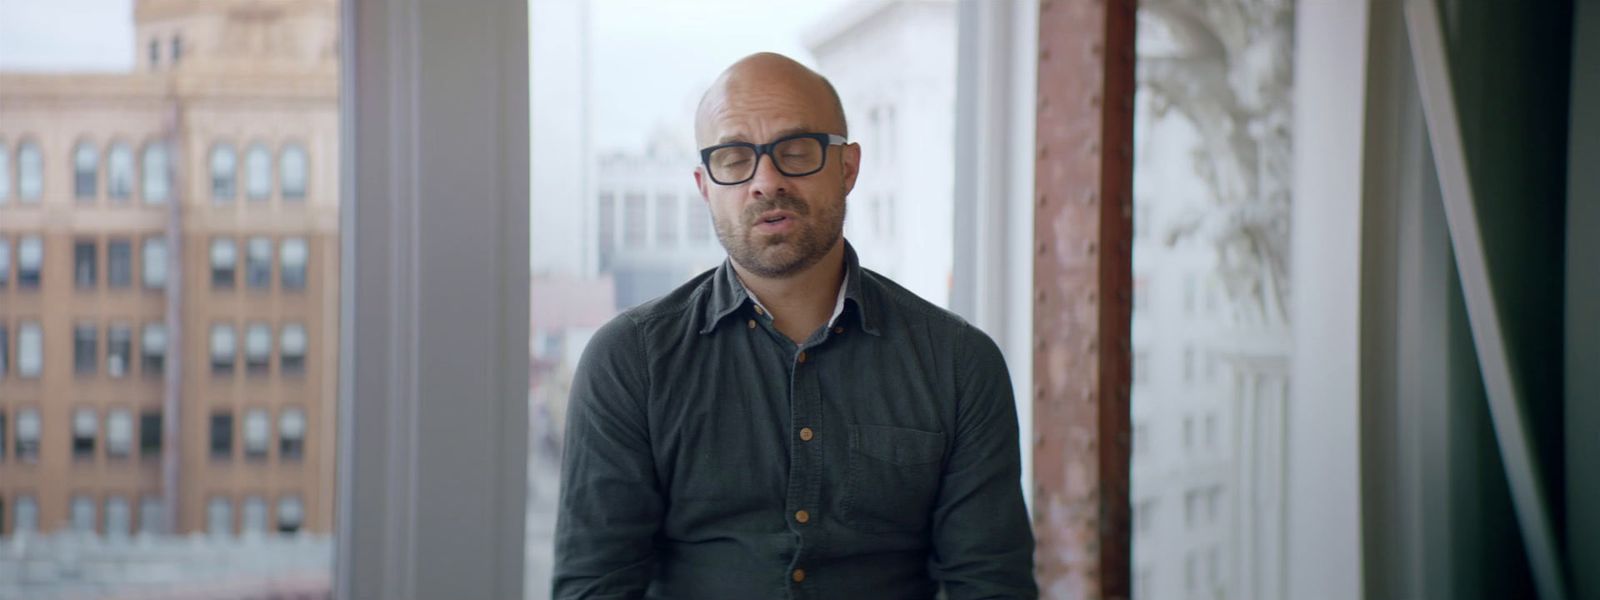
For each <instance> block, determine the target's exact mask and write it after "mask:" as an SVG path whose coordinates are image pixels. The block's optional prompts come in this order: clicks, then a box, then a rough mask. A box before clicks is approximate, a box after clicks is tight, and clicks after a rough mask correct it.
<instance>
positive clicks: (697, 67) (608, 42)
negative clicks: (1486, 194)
mask: <svg viewBox="0 0 1600 600" xmlns="http://www.w3.org/2000/svg"><path fill="white" fill-rule="evenodd" d="M532 1H535V2H541V1H546V0H532ZM850 1H851V0H809V1H806V2H795V1H793V0H588V3H589V11H590V12H589V24H590V28H591V36H590V43H591V56H592V58H593V66H594V70H593V72H592V73H591V76H592V79H591V86H592V87H591V92H592V93H593V97H594V99H595V100H594V102H595V107H594V108H595V110H596V113H595V114H596V116H597V117H599V118H597V119H596V120H595V125H596V131H594V143H595V146H594V148H595V149H596V150H597V151H605V150H610V149H632V148H637V147H638V146H639V144H640V143H641V142H642V141H643V137H644V136H645V135H647V134H648V132H650V131H652V130H654V129H655V128H656V127H658V126H661V125H669V126H674V127H676V126H679V125H681V126H682V127H683V128H684V129H685V130H687V129H688V127H689V122H690V120H691V119H692V117H693V105H694V102H695V101H696V100H697V99H698V98H699V95H700V93H701V92H702V91H703V90H704V88H705V86H706V85H708V84H709V83H710V82H711V80H712V79H713V78H714V77H716V75H717V73H718V72H720V71H721V70H722V69H723V68H724V67H726V66H727V65H728V64H730V63H732V62H733V61H735V60H737V59H738V58H739V57H741V56H744V55H746V54H750V53H752V52H757V51H763V50H769V51H774V52H780V53H783V54H786V55H789V56H791V57H793V58H795V59H797V60H799V61H801V62H804V63H807V64H814V61H813V60H812V59H811V56H810V53H809V52H807V51H806V50H805V48H804V46H803V45H802V38H803V36H804V34H805V33H806V32H807V31H810V30H812V29H813V28H815V27H816V26H817V25H819V24H822V23H824V22H825V21H827V20H829V19H831V18H832V16H831V15H834V14H836V13H837V12H838V11H839V10H841V9H842V8H841V7H843V6H844V5H846V4H847V3H849V2H850ZM133 56H134V44H133V0H0V70H8V71H63V70H70V71H126V70H129V69H131V68H132V67H133ZM532 76H533V78H534V79H535V80H537V78H538V74H537V73H534V74H533V75H532Z"/></svg>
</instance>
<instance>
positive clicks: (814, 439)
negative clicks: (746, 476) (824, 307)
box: [785, 340, 836, 598]
mask: <svg viewBox="0 0 1600 600" xmlns="http://www.w3.org/2000/svg"><path fill="white" fill-rule="evenodd" d="M820 342H821V340H811V341H810V343H808V344H805V345H802V346H800V347H799V348H797V349H796V351H795V353H794V355H793V356H792V357H791V358H790V361H791V362H790V365H789V373H790V375H789V423H790V427H789V428H790V431H789V486H788V493H787V495H786V500H785V502H786V506H785V512H786V514H787V518H788V520H789V528H790V530H791V531H793V532H794V533H795V536H796V538H797V540H798V543H797V544H796V548H795V556H794V559H793V560H792V561H790V565H789V581H790V588H789V589H790V597H791V598H810V597H815V596H816V593H815V591H816V588H815V581H814V577H815V576H816V575H818V573H816V572H814V570H809V569H808V564H807V562H808V559H809V558H810V557H812V556H814V555H816V554H817V550H818V549H819V548H820V547H821V546H822V543H823V537H824V535H825V532H824V530H823V528H822V521H821V518H822V516H823V515H821V514H820V511H821V509H822V473H823V468H824V463H823V454H822V443H821V437H822V436H824V435H833V434H834V433H836V432H831V431H825V430H823V428H822V398H821V385H820V383H819V382H818V369H817V361H816V360H815V356H813V355H814V353H815V351H816V346H817V344H819V343H820Z"/></svg>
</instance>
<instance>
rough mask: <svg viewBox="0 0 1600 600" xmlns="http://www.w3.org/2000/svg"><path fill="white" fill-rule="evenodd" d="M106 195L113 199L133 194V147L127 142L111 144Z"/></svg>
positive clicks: (126, 197)
mask: <svg viewBox="0 0 1600 600" xmlns="http://www.w3.org/2000/svg"><path fill="white" fill-rule="evenodd" d="M106 195H107V196H110V197H111V199H112V200H127V199H128V197H129V196H132V195H133V148H131V147H129V146H128V143H127V142H116V143H113V144H111V150H110V151H109V152H107V154H106Z"/></svg>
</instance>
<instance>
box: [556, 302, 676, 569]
mask: <svg viewBox="0 0 1600 600" xmlns="http://www.w3.org/2000/svg"><path fill="white" fill-rule="evenodd" d="M649 385H650V384H649V375H648V369H647V366H646V363H645V355H644V352H643V345H642V343H641V341H640V335H639V331H638V325H637V324H636V323H634V322H633V321H632V320H631V318H630V317H629V316H627V315H623V316H621V317H618V318H616V319H614V320H612V321H611V322H610V323H607V324H606V325H605V326H603V327H601V328H600V330H599V331H598V332H596V333H595V335H594V337H593V338H592V339H591V340H590V342H589V345H588V347H587V348H585V350H584V353H583V357H582V358H581V359H580V360H579V362H578V368H577V371H576V373H575V374H574V375H573V382H572V394H571V396H570V398H569V400H568V407H567V423H566V438H565V443H564V447H563V451H562V458H561V496H560V507H559V509H558V511H557V516H556V536H555V565H554V568H553V573H552V582H551V589H552V597H553V598H556V599H560V600H565V599H576V598H642V597H643V596H644V594H645V591H646V588H648V586H649V585H650V579H651V575H652V571H653V569H654V567H655V551H654V546H655V539H654V538H655V535H656V532H657V531H658V529H659V528H660V523H661V518H662V515H663V513H664V506H665V505H664V502H663V498H662V493H661V488H660V486H659V484H658V482H657V479H656V473H655V468H654V459H653V454H652V452H651V445H650V431H649V426H648V420H647V413H646V399H647V397H648V392H649Z"/></svg>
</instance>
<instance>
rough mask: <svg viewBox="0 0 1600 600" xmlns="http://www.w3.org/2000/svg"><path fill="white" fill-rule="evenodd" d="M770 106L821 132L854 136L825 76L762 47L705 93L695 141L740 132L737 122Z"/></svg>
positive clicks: (707, 142)
mask: <svg viewBox="0 0 1600 600" xmlns="http://www.w3.org/2000/svg"><path fill="white" fill-rule="evenodd" d="M772 111H780V112H783V113H785V114H786V115H788V116H790V117H791V118H793V119H796V120H799V121H803V122H805V125H806V126H808V127H811V128H814V130H815V131H817V132H821V133H837V134H839V135H843V136H847V137H848V136H849V135H850V132H849V131H848V130H847V126H846V123H845V118H844V105H843V103H841V102H840V101H839V93H838V92H837V91H835V90H834V89H833V84H831V83H829V82H828V79H827V78H826V77H823V76H822V75H820V74H818V73H817V72H816V71H812V70H811V69H809V68H806V66H805V65H802V64H800V63H798V62H796V61H795V60H794V59H791V58H789V57H787V56H784V55H782V54H776V53H772V52H761V53H757V54H752V55H750V56H746V57H744V58H742V59H739V61H738V62H736V63H733V65H732V66H730V67H728V68H727V70H724V71H723V72H722V74H721V75H719V76H718V77H717V80H716V81H714V82H712V84H711V87H710V89H707V90H706V93H705V95H704V96H701V98H700V106H699V108H698V109H696V110H695V116H694V136H695V141H696V142H697V143H698V145H699V146H701V147H704V146H710V145H713V144H717V143H719V141H720V140H721V138H724V137H727V136H730V135H737V132H730V131H728V130H729V129H738V128H740V127H741V125H746V124H743V123H738V122H737V121H741V120H744V119H747V118H749V116H750V115H751V114H755V113H763V112H767V113H770V112H772ZM730 121H734V122H731V123H730ZM746 141H751V142H756V143H762V142H765V141H766V140H746Z"/></svg>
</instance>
